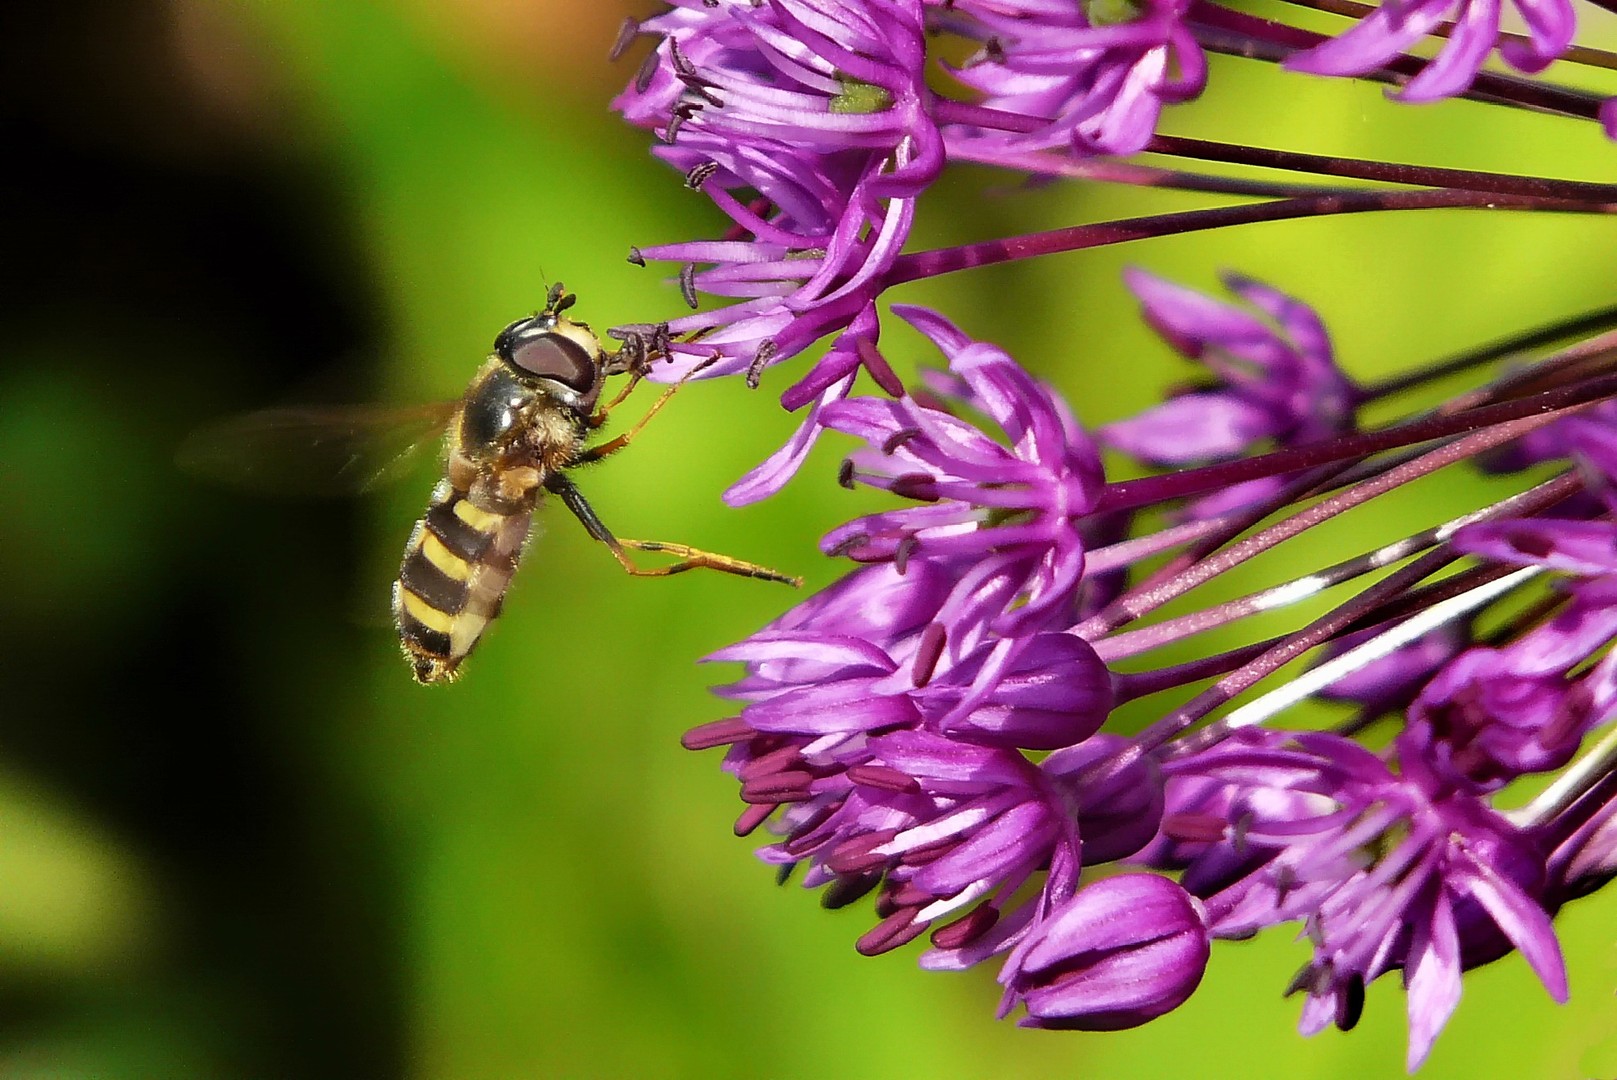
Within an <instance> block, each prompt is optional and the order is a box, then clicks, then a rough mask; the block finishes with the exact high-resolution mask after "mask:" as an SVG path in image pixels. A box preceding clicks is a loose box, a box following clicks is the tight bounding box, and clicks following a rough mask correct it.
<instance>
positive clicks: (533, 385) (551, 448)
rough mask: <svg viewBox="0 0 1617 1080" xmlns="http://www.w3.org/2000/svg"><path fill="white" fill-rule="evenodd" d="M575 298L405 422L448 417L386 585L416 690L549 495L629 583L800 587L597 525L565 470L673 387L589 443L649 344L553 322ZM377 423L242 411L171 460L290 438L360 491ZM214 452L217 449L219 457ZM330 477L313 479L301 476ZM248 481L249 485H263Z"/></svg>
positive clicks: (497, 603) (464, 652)
mask: <svg viewBox="0 0 1617 1080" xmlns="http://www.w3.org/2000/svg"><path fill="white" fill-rule="evenodd" d="M574 299H575V298H574V297H573V296H572V295H570V294H568V293H567V292H565V290H564V289H563V288H562V286H561V285H560V283H558V284H557V285H555V286H554V287H553V288H551V290H550V292H549V294H548V295H547V297H546V302H545V307H544V309H543V310H542V311H540V312H538V313H536V314H534V315H532V316H529V317H528V318H525V319H518V320H517V321H516V322H513V323H511V324H510V325H509V326H507V327H506V328H505V329H504V330H501V331H500V333H499V335H498V336H497V337H496V338H495V339H494V350H493V352H492V353H491V354H490V355H489V357H488V359H487V360H485V361H484V363H483V365H482V367H480V368H479V369H478V371H477V374H476V375H475V376H473V378H472V381H471V384H470V385H469V386H468V387H467V388H466V392H465V393H464V394H463V395H462V396H461V398H460V400H459V401H458V402H453V403H448V404H446V405H442V406H437V407H432V408H428V409H423V410H412V411H411V412H410V414H409V417H410V418H413V419H414V420H416V421H417V422H422V421H429V422H430V421H431V420H434V419H436V421H437V422H438V424H442V422H443V420H444V418H445V417H447V429H446V431H445V434H444V475H443V479H441V480H440V481H439V482H438V484H437V486H436V487H435V488H434V489H433V493H432V499H431V502H430V504H429V505H428V507H427V512H426V514H425V515H424V516H423V517H422V518H421V519H420V520H419V521H418V522H416V525H415V529H414V530H413V531H412V532H411V533H410V539H409V542H408V543H407V544H406V545H405V549H404V560H403V562H402V564H401V565H400V568H399V576H398V578H397V580H396V581H395V582H394V583H393V618H394V621H395V623H396V624H397V626H398V632H399V642H400V644H401V645H402V646H403V648H404V654H405V658H406V659H407V660H408V661H409V662H410V666H411V670H412V671H413V673H414V675H415V678H416V680H417V681H418V682H421V683H442V682H448V681H450V680H453V679H454V678H455V677H456V676H457V675H458V674H459V670H460V665H461V663H462V662H463V661H464V660H465V659H466V657H467V656H469V655H471V652H472V650H473V649H474V648H476V647H477V643H478V641H479V640H481V638H482V636H483V633H484V631H485V630H487V629H488V626H489V624H490V623H491V622H493V621H494V619H495V618H496V617H497V616H498V615H499V614H500V608H501V605H502V604H503V602H504V599H505V594H506V590H507V588H508V587H509V585H510V582H511V577H512V575H513V574H514V573H515V572H516V568H517V564H518V562H519V561H520V560H521V558H522V553H523V549H524V547H525V546H526V544H527V540H528V534H529V531H530V527H531V524H532V521H533V514H534V510H535V509H536V507H537V506H538V503H539V501H540V499H541V498H542V497H543V496H544V495H545V494H550V495H554V496H556V497H557V498H559V499H560V500H561V502H562V505H564V506H566V507H567V509H568V510H570V511H571V512H572V513H573V515H574V516H575V517H577V518H578V520H579V521H580V522H581V523H582V524H583V526H584V528H585V530H586V531H587V532H588V533H589V534H590V536H591V537H593V538H594V539H595V540H597V541H599V542H600V543H601V544H603V545H604V546H605V547H606V548H607V550H608V551H610V552H611V553H612V555H613V557H614V558H616V559H617V561H618V563H619V564H620V565H621V566H622V567H623V569H624V570H625V571H627V572H628V573H630V574H634V575H637V576H641V577H661V576H666V575H669V574H677V573H680V572H682V571H685V570H692V569H696V568H699V567H705V568H707V569H711V570H718V571H721V572H723V573H727V574H736V575H740V576H742V577H752V578H761V579H763V580H766V581H778V582H782V583H784V584H788V585H792V586H798V585H801V584H802V582H801V579H798V578H794V577H789V576H787V575H785V574H781V573H778V572H777V571H774V570H771V569H769V568H767V567H764V566H759V565H757V564H755V563H750V562H744V561H742V560H741V559H736V558H732V557H731V556H728V555H720V554H717V553H715V552H710V551H701V550H699V549H697V548H693V547H690V546H688V545H685V544H674V543H664V542H659V541H648V540H629V539H626V538H623V537H618V536H614V535H613V534H612V532H611V530H609V529H608V528H607V527H606V525H605V524H604V523H603V522H602V521H601V519H600V518H599V517H598V516H597V515H596V513H595V511H594V510H593V509H592V508H591V507H590V504H589V502H588V501H587V500H586V499H585V498H584V494H583V492H581V491H580V490H579V489H578V487H577V485H575V484H574V483H573V481H572V480H571V478H570V477H569V476H568V475H567V474H568V472H569V471H570V470H572V469H574V468H576V467H578V466H580V465H584V464H588V463H590V462H593V461H599V460H600V459H602V458H604V457H607V456H608V455H611V454H614V453H617V452H618V451H619V450H622V449H623V448H624V447H626V446H628V445H629V444H630V442H632V441H633V440H634V438H635V436H636V435H638V434H639V432H640V431H641V429H642V428H644V427H645V425H646V423H647V422H648V421H649V420H650V419H651V418H652V417H653V416H655V415H656V413H657V412H658V410H660V409H661V408H662V406H663V405H664V404H665V403H666V402H667V401H668V399H669V398H670V396H672V394H673V392H674V391H675V390H677V389H678V384H675V385H674V386H670V387H669V388H668V389H666V390H665V391H664V392H663V394H662V396H661V397H659V398H658V399H657V400H656V402H654V403H653V404H652V406H651V407H650V409H649V410H648V411H647V412H646V414H645V415H644V416H643V417H642V418H641V419H640V420H639V421H638V422H637V423H636V424H635V425H634V426H633V427H631V428H630V429H629V430H628V431H626V432H624V433H623V434H621V435H618V436H616V437H614V438H611V439H608V440H606V441H605V442H602V443H598V444H596V445H594V446H589V445H587V443H588V440H589V436H590V434H591V433H592V432H594V431H595V430H597V429H598V428H600V427H601V426H602V425H603V424H604V423H605V421H606V419H607V416H608V414H609V413H610V412H611V411H612V409H614V408H615V407H616V406H618V405H619V404H621V403H622V402H623V401H624V400H625V399H626V398H627V397H628V395H629V392H630V391H631V390H632V389H633V388H634V387H635V385H636V384H637V383H638V382H639V380H640V379H641V377H642V376H643V375H644V373H645V369H646V364H647V361H648V359H649V358H650V356H652V355H654V353H655V345H654V344H653V345H651V346H649V347H648V346H647V345H646V344H645V343H643V342H637V343H633V344H632V346H625V348H624V349H622V350H620V351H619V352H616V353H607V352H606V351H605V350H604V349H603V348H602V346H601V342H600V339H599V338H597V337H596V336H595V334H594V332H593V331H591V330H590V328H589V327H588V326H587V325H586V324H584V323H580V322H575V321H573V320H571V319H569V318H567V317H566V316H565V315H564V314H563V313H564V312H565V311H567V310H568V309H569V308H570V307H572V305H573V302H574ZM616 375H626V376H628V382H627V384H626V385H625V386H624V388H623V389H622V391H621V392H620V393H619V394H618V395H617V396H616V397H615V398H613V399H612V400H611V401H610V402H608V403H607V404H605V405H604V406H603V405H601V404H600V399H601V396H602V391H603V389H604V386H605V383H606V380H607V379H608V378H611V377H613V376H616ZM373 414H374V415H373ZM384 415H385V416H390V417H392V418H393V421H394V426H396V419H397V415H398V414H397V413H396V412H394V413H390V414H378V413H376V411H375V410H366V409H349V410H340V409H339V410H323V411H314V412H290V411H286V410H275V411H271V412H266V413H256V414H251V415H249V416H247V417H242V418H238V419H237V420H235V421H232V422H227V424H225V425H223V426H222V427H218V428H214V429H206V430H204V431H203V432H199V433H198V435H197V436H193V438H192V439H191V440H189V441H188V444H187V446H186V447H184V448H182V450H181V462H182V464H184V465H186V466H187V467H189V468H191V469H192V470H193V471H197V472H202V473H205V474H213V475H218V474H219V473H220V472H221V470H220V468H219V461H220V460H221V459H222V458H225V457H229V458H234V459H241V458H244V457H245V458H246V459H247V460H248V462H249V463H250V462H251V460H252V459H253V458H254V457H255V456H259V455H257V453H256V451H257V450H258V449H261V448H262V447H261V446H259V445H258V444H264V443H267V442H271V441H283V442H284V441H286V440H288V439H293V440H298V441H301V442H303V443H304V444H305V446H306V447H309V448H313V449H318V450H319V451H320V452H321V453H322V454H324V455H326V456H327V457H330V456H331V455H333V454H335V455H338V457H339V460H338V461H337V462H336V464H337V466H338V468H337V469H336V470H335V471H336V472H338V473H339V474H343V475H340V476H339V477H338V478H337V483H338V486H341V487H345V488H354V489H358V488H364V487H368V486H370V481H371V480H372V479H373V473H374V471H375V470H373V469H370V468H366V467H364V466H363V465H362V464H361V462H362V461H363V458H362V457H360V456H359V455H357V454H352V453H351V451H350V447H351V446H354V445H357V444H358V443H359V441H360V439H361V438H362V437H365V436H366V435H367V433H368V432H369V431H370V430H371V429H373V428H378V427H381V426H383V425H384V424H385V423H387V422H388V421H386V420H384V419H383V416H384ZM436 426H437V425H434V427H436ZM232 444H234V445H232ZM221 447H225V448H226V450H227V452H226V453H224V454H221V453H220V448H221ZM305 456H307V455H305ZM397 457H398V455H396V454H395V455H392V457H390V458H389V459H388V460H389V461H391V460H393V459H394V458H397ZM331 471H332V470H330V469H329V468H328V469H315V470H313V475H314V477H316V478H318V477H320V476H322V475H324V474H328V473H330V472H331ZM248 479H249V482H250V484H251V486H259V487H264V486H268V485H267V484H265V483H255V482H253V480H252V478H248ZM631 550H633V551H646V552H661V553H665V554H669V555H673V556H675V557H676V559H677V561H676V562H673V563H669V564H667V565H662V566H655V567H642V566H638V565H636V564H635V563H634V562H633V561H632V560H631V559H630V557H629V554H628V552H629V551H631Z"/></svg>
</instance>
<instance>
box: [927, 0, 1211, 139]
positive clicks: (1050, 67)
mask: <svg viewBox="0 0 1617 1080" xmlns="http://www.w3.org/2000/svg"><path fill="white" fill-rule="evenodd" d="M1188 6H1189V5H1188V3H1186V2H1185V0H1092V2H1088V3H1076V2H1072V3H1037V2H1035V3H1013V4H1006V3H999V2H997V0H960V2H959V3H957V4H956V5H955V8H956V9H957V10H960V11H965V12H969V13H970V14H971V15H972V16H974V17H975V19H976V20H977V21H978V22H979V23H980V24H981V27H982V33H983V34H984V36H985V37H986V39H987V40H988V41H989V42H990V45H989V46H988V47H987V48H985V49H984V50H983V51H982V52H980V53H979V54H978V55H977V56H976V57H975V58H973V60H972V61H970V62H969V63H967V64H966V65H965V66H964V67H963V68H958V69H953V70H954V74H955V77H956V78H958V79H959V80H960V81H961V82H963V83H965V84H966V85H968V86H970V87H973V88H974V89H976V90H979V91H981V92H982V93H983V94H984V95H986V96H985V98H984V100H983V102H982V104H983V105H984V106H985V107H986V108H990V109H994V110H998V111H1001V112H1006V113H1014V114H1017V115H1021V116H1028V117H1034V118H1037V119H1039V120H1041V121H1043V123H1042V124H1041V126H1039V127H1038V128H1037V129H1036V130H1034V131H1032V132H1030V133H1027V134H1002V133H998V132H995V133H988V134H977V135H973V136H970V137H969V138H970V139H972V140H973V141H980V142H983V143H986V144H988V145H1002V146H1005V147H1006V148H1014V149H1029V148H1043V147H1056V146H1062V147H1071V148H1073V149H1074V150H1076V151H1079V152H1081V153H1097V154H1116V155H1127V154H1134V153H1138V152H1139V151H1141V150H1143V149H1145V146H1146V144H1147V143H1148V142H1149V141H1150V140H1151V136H1152V135H1153V134H1155V132H1156V126H1157V119H1158V117H1159V116H1160V114H1161V112H1162V106H1163V105H1164V104H1172V103H1176V102H1181V101H1188V100H1190V99H1191V98H1194V97H1196V96H1197V95H1198V94H1200V93H1201V92H1202V88H1203V87H1204V86H1205V85H1206V83H1207V58H1206V57H1205V56H1204V55H1203V54H1202V50H1201V46H1200V45H1198V44H1197V42H1196V39H1195V37H1194V36H1193V35H1192V34H1191V33H1190V31H1189V30H1188V29H1187V28H1186V27H1185V24H1184V13H1185V9H1186V8H1187V7H1188ZM953 137H954V136H953V135H951V138H953Z"/></svg>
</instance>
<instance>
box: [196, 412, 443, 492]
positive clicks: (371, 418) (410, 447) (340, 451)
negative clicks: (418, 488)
mask: <svg viewBox="0 0 1617 1080" xmlns="http://www.w3.org/2000/svg"><path fill="white" fill-rule="evenodd" d="M459 404H460V403H459V402H458V401H445V402H436V403H434V404H431V405H416V406H405V407H402V408H401V407H395V406H385V405H355V406H335V407H330V408H313V409H267V410H265V411H263V412H254V413H247V414H245V415H242V416H233V417H227V418H225V419H224V420H220V421H218V422H217V423H214V424H209V425H207V426H206V427H202V428H199V429H198V430H196V431H194V432H192V433H191V434H190V435H189V436H188V437H187V438H186V440H185V442H184V443H182V444H181V445H180V449H179V451H178V453H177V454H176V460H177V462H178V464H179V466H180V468H182V469H184V470H185V471H186V472H189V473H191V474H192V475H194V476H198V477H201V478H202V479H205V480H209V481H212V482H214V483H218V484H223V485H225V486H227V487H233V488H237V489H241V490H246V491H251V492H254V493H256V494H261V495H277V496H294V497H297V496H302V497H308V496H316V497H321V496H324V497H333V496H341V495H356V494H362V493H364V492H368V491H371V490H372V489H374V488H376V487H378V486H379V485H382V484H386V483H389V482H391V481H394V480H397V479H400V478H402V477H404V476H407V475H409V473H410V472H411V471H412V468H413V466H415V465H416V464H417V463H419V462H420V461H421V459H422V458H423V457H424V456H425V455H424V451H425V448H426V447H429V446H430V447H434V448H436V447H437V445H438V441H439V438H440V437H441V436H442V434H443V430H444V426H445V425H446V424H448V423H449V420H450V418H451V417H453V416H454V414H455V409H456V408H457V407H458V406H459Z"/></svg>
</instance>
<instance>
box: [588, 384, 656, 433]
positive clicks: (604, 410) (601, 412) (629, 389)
mask: <svg viewBox="0 0 1617 1080" xmlns="http://www.w3.org/2000/svg"><path fill="white" fill-rule="evenodd" d="M643 378H645V376H644V375H642V374H641V373H640V372H638V371H631V372H629V381H628V382H626V383H624V384H623V389H622V390H619V391H618V396H617V397H615V398H613V399H612V400H611V401H609V402H607V403H606V404H605V405H602V406H601V407H600V408H598V409H596V410H595V413H594V415H593V416H591V417H590V420H589V424H590V427H592V428H598V427H600V426H601V425H602V424H604V423H606V418H607V416H608V415H609V414H610V413H611V412H612V410H613V409H615V408H617V407H618V406H619V405H622V404H623V403H624V402H625V401H626V400H628V397H629V395H630V394H632V393H634V388H635V387H637V386H639V385H640V380H641V379H643ZM642 422H643V421H642Z"/></svg>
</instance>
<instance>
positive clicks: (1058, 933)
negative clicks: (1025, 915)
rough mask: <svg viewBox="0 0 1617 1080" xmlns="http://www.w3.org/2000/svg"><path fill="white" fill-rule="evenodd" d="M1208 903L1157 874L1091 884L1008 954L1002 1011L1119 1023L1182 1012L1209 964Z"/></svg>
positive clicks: (1112, 1026) (1047, 1024)
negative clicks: (1019, 1009)
mask: <svg viewBox="0 0 1617 1080" xmlns="http://www.w3.org/2000/svg"><path fill="white" fill-rule="evenodd" d="M1209 951H1210V950H1209V940H1208V935H1207V929H1206V927H1205V926H1204V925H1203V924H1202V913H1201V905H1200V904H1199V903H1197V901H1196V900H1195V899H1193V898H1192V897H1191V896H1190V895H1189V894H1188V893H1186V892H1185V890H1184V889H1182V888H1180V887H1179V886H1178V885H1176V884H1174V883H1173V882H1172V881H1169V880H1168V879H1167V878H1163V877H1158V876H1156V875H1155V874H1122V875H1119V876H1117V877H1110V878H1103V879H1101V880H1100V881H1096V882H1093V883H1092V884H1089V885H1086V886H1084V888H1082V889H1080V890H1079V891H1078V893H1077V894H1076V895H1075V896H1073V897H1072V898H1071V899H1069V900H1067V901H1066V902H1064V903H1062V904H1060V905H1059V906H1057V907H1055V909H1054V910H1053V911H1051V912H1050V914H1049V915H1048V917H1046V918H1044V919H1042V920H1040V921H1039V922H1038V924H1037V925H1036V926H1034V927H1033V929H1032V931H1031V932H1030V933H1029V934H1028V935H1027V936H1026V937H1025V938H1024V939H1023V940H1022V942H1021V944H1019V945H1018V946H1017V948H1016V951H1015V952H1014V953H1012V954H1011V956H1010V957H1009V959H1007V960H1006V962H1005V967H1004V969H1003V970H1002V971H1001V972H1000V976H999V981H1000V982H1001V983H1003V984H1004V985H1005V998H1004V1001H1003V1003H1002V1004H1001V1006H1000V1015H1001V1016H1003V1015H1005V1014H1006V1013H1008V1012H1010V1011H1011V1010H1012V1009H1013V1008H1015V1007H1016V1006H1017V1005H1021V1006H1023V1007H1025V1008H1026V1009H1027V1016H1026V1017H1024V1018H1023V1019H1022V1021H1021V1024H1022V1026H1023V1027H1042V1028H1072V1029H1078V1030H1082V1031H1117V1030H1120V1029H1123V1028H1131V1027H1138V1026H1139V1025H1141V1024H1143V1023H1145V1022H1146V1021H1148V1020H1154V1019H1155V1018H1157V1017H1159V1016H1162V1015H1163V1014H1165V1013H1168V1012H1172V1011H1173V1010H1174V1009H1177V1008H1178V1007H1179V1006H1180V1005H1182V1004H1184V1002H1185V1001H1186V999H1188V998H1189V997H1190V995H1191V994H1192V993H1193V992H1194V991H1195V989H1196V987H1197V986H1198V985H1199V984H1200V983H1201V978H1202V973H1203V972H1204V971H1206V969H1207V958H1208V954H1209Z"/></svg>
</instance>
